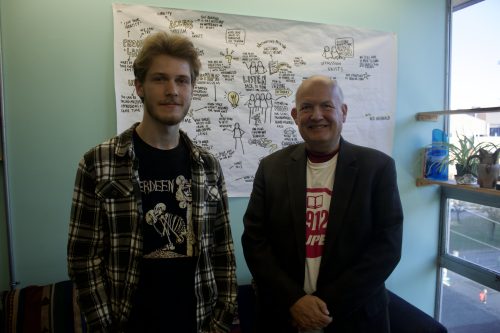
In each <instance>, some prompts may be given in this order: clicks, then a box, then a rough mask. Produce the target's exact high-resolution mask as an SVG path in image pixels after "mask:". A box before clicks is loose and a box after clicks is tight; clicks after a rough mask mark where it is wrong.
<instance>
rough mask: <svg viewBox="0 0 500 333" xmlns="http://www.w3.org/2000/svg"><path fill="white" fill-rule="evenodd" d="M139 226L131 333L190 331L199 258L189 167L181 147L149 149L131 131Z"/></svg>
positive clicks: (185, 149)
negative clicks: (140, 242)
mask: <svg viewBox="0 0 500 333" xmlns="http://www.w3.org/2000/svg"><path fill="white" fill-rule="evenodd" d="M134 151H135V154H136V157H137V159H138V161H139V179H140V188H141V194H142V196H141V197H142V209H143V213H144V221H143V225H142V232H143V244H144V245H143V259H142V261H141V268H140V278H139V286H138V289H137V292H136V296H135V299H134V302H133V305H132V314H131V318H130V322H129V330H130V332H195V331H196V316H195V311H196V297H195V294H194V273H195V267H196V261H197V259H198V256H197V251H196V246H195V242H194V233H193V230H192V226H191V224H190V223H189V221H190V214H191V167H190V156H189V150H188V148H187V147H186V145H185V143H183V142H182V140H181V141H180V143H179V145H178V146H177V147H176V148H174V149H170V150H161V149H157V148H154V147H151V146H149V145H148V144H147V143H145V142H144V141H143V140H142V139H141V138H140V137H139V135H138V134H137V133H136V132H134Z"/></svg>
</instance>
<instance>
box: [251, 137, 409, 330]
mask: <svg viewBox="0 0 500 333" xmlns="http://www.w3.org/2000/svg"><path fill="white" fill-rule="evenodd" d="M338 154H339V155H338V160H337V167H336V171H335V180H334V186H333V195H332V202H331V205H330V215H329V222H328V226H327V231H326V238H325V244H324V250H323V256H322V259H321V266H320V271H319V276H318V281H317V291H316V292H315V295H316V296H318V297H319V298H321V299H322V300H323V301H325V302H326V303H327V305H328V308H329V311H330V314H331V315H332V317H333V321H332V324H330V325H329V326H328V328H327V329H326V330H325V332H334V331H337V330H338V331H341V332H351V331H352V332H356V333H360V332H376V331H375V330H374V329H373V327H374V326H373V324H374V323H373V322H371V321H376V320H379V319H380V318H381V316H382V317H384V320H385V318H386V317H385V316H386V314H387V295H386V290H385V285H384V281H385V280H386V279H387V277H388V276H389V275H390V274H391V272H392V271H393V269H394V268H395V267H396V265H397V263H398V262H399V259H400V256H401V241H402V222H403V212H402V208H401V202H400V198H399V192H398V187H397V182H396V170H395V164H394V160H393V159H392V158H391V157H389V156H387V155H386V154H384V153H382V152H379V151H377V150H374V149H370V148H366V147H361V146H356V145H353V144H350V143H348V142H347V141H345V140H343V139H341V143H340V150H339V153H338ZM306 165H307V157H306V152H305V145H304V144H303V143H302V144H298V145H293V146H289V147H287V148H284V149H282V150H280V151H278V152H276V153H273V154H271V155H269V156H267V157H266V158H264V159H263V160H262V161H261V162H260V165H259V168H258V170H257V173H256V175H255V180H254V185H253V190H252V194H251V197H250V202H249V204H248V207H247V210H246V213H245V215H244V218H243V220H244V227H245V230H244V232H243V236H242V244H243V251H244V255H245V259H246V262H247V265H248V268H249V269H250V272H251V273H252V275H253V277H254V280H255V283H256V285H257V297H258V304H259V307H258V313H259V314H260V315H259V317H260V322H261V324H262V325H261V330H260V331H265V330H264V329H263V328H262V327H273V328H272V329H269V331H272V330H278V331H279V332H287V329H286V327H288V328H289V329H290V331H293V330H292V328H291V326H290V314H289V308H290V307H291V306H292V305H293V304H294V303H295V302H296V301H297V300H298V299H299V298H300V297H302V296H304V295H305V292H304V290H303V285H304V272H305V243H306V239H305V238H306V229H305V228H306V226H305V221H306V217H305V213H306ZM376 318H378V319H376ZM363 327H365V328H366V330H365V329H364V328H363ZM377 332H378V331H377Z"/></svg>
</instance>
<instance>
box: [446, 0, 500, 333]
mask: <svg viewBox="0 0 500 333" xmlns="http://www.w3.org/2000/svg"><path fill="white" fill-rule="evenodd" d="M451 3H452V5H451V8H452V13H451V20H450V26H451V27H450V31H451V33H450V38H451V41H450V82H449V87H450V91H449V104H450V109H452V110H453V109H471V108H482V107H498V106H500V89H498V87H500V34H499V33H498V31H500V20H498V15H499V13H500V0H483V1H478V0H474V1H467V0H465V1H464V0H462V1H458V0H452V1H451ZM448 134H449V137H450V142H454V140H456V139H457V136H458V135H467V136H473V137H474V139H475V141H476V142H492V143H494V144H496V145H500V112H497V113H482V114H479V113H478V114H464V115H453V116H450V117H449V126H448ZM450 172H451V174H450V178H453V170H450ZM441 196H442V197H441V235H442V236H441V247H440V258H439V265H440V276H439V288H438V289H439V291H440V292H439V295H438V301H437V304H438V306H437V310H438V318H439V320H440V321H441V322H442V323H443V324H444V325H445V326H446V327H447V328H448V331H449V332H450V333H458V332H460V333H468V332H470V333H481V332H500V197H499V196H496V195H492V194H488V193H480V192H471V191H463V190H461V189H459V188H453V187H451V188H448V187H446V188H444V187H443V188H442V192H441Z"/></svg>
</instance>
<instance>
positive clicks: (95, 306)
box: [67, 158, 112, 332]
mask: <svg viewBox="0 0 500 333" xmlns="http://www.w3.org/2000/svg"><path fill="white" fill-rule="evenodd" d="M89 169H91V168H90V167H89V165H87V164H86V160H85V158H84V159H82V160H81V161H80V163H79V165H78V170H77V173H76V180H75V188H74V192H73V201H72V207H71V218H70V227H69V238H68V247H67V251H68V253H67V255H68V273H69V276H70V278H71V279H72V280H73V282H74V283H75V286H76V289H77V294H78V303H79V306H80V308H81V310H82V312H83V314H84V316H85V320H86V323H87V325H88V327H89V331H90V332H108V331H110V330H111V325H112V316H111V305H110V301H109V298H108V297H109V296H108V294H107V292H106V279H105V276H104V267H103V260H104V231H103V222H102V219H103V217H102V212H101V207H100V201H99V200H98V198H97V196H96V194H95V185H96V180H95V176H94V175H93V174H92V170H89Z"/></svg>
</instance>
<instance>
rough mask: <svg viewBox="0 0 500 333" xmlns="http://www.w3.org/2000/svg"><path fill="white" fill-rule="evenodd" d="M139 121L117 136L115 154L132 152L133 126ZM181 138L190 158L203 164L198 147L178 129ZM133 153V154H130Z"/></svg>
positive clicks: (121, 155)
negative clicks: (189, 153)
mask: <svg viewBox="0 0 500 333" xmlns="http://www.w3.org/2000/svg"><path fill="white" fill-rule="evenodd" d="M139 124H140V123H138V122H137V123H135V124H133V125H132V126H131V127H130V128H129V129H127V130H125V131H124V132H123V133H122V134H121V135H119V136H118V142H117V145H116V148H115V154H116V155H117V156H120V157H123V156H125V155H126V154H127V153H130V154H132V140H133V139H132V138H133V135H134V131H135V128H136V127H137V126H139ZM179 133H180V137H181V140H182V141H183V142H184V143H185V144H186V145H187V146H188V148H189V151H190V152H191V155H192V158H193V160H194V161H195V162H197V163H198V164H200V165H203V164H204V161H203V158H202V156H201V153H200V149H199V148H198V147H197V146H195V145H194V144H193V142H192V141H191V139H189V137H188V135H187V134H186V132H184V131H182V130H179ZM132 155H133V154H132Z"/></svg>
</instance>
